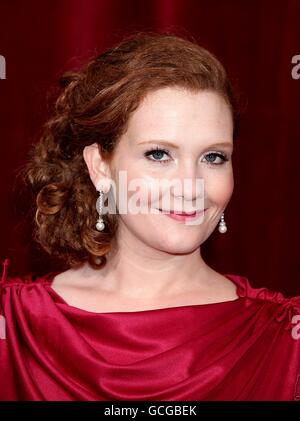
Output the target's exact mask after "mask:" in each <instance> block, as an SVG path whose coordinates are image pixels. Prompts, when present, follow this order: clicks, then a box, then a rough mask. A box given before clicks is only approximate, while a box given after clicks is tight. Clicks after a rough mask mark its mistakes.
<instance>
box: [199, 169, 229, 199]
mask: <svg viewBox="0 0 300 421" xmlns="http://www.w3.org/2000/svg"><path fill="white" fill-rule="evenodd" d="M233 189H234V179H233V173H232V171H229V172H228V173H226V174H224V173H221V172H220V173H219V174H216V175H210V176H209V177H205V179H204V190H205V195H206V197H207V198H208V199H209V200H211V201H213V202H215V203H220V205H221V206H222V204H223V203H224V202H228V201H229V199H230V197H231V195H232V193H233Z"/></svg>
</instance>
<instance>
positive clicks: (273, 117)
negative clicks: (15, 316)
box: [0, 0, 300, 295]
mask: <svg viewBox="0 0 300 421" xmlns="http://www.w3.org/2000/svg"><path fill="white" fill-rule="evenodd" d="M299 22H300V1H299V0H281V1H276V2H275V1H270V0H262V1H261V0H251V1H250V0H245V1H239V0H206V1H204V0H202V1H199V0H151V1H149V0H51V1H50V0H44V1H42V2H41V1H38V0H36V1H35V0H30V1H29V0H26V1H21V0H20V1H16V0H14V1H13V0H1V3H0V54H1V55H3V56H4V57H5V58H6V63H7V67H6V71H7V76H6V79H5V80H0V139H1V166H0V171H1V178H0V180H1V183H0V185H1V216H0V217H1V248H0V258H1V261H3V260H4V259H5V258H6V257H9V259H10V261H11V263H10V267H9V273H10V274H23V273H27V272H29V271H37V272H40V273H44V272H46V271H48V270H54V269H56V267H57V265H56V264H55V262H53V261H51V260H48V259H47V255H46V254H45V253H42V252H41V251H40V250H39V248H38V246H37V245H36V244H35V243H34V242H33V240H31V228H30V225H29V224H28V223H27V224H26V223H25V224H24V223H22V222H21V215H22V206H24V203H22V200H24V198H23V199H22V200H20V198H19V197H18V196H19V192H18V188H16V187H15V182H14V180H15V175H16V171H17V170H18V168H19V166H20V165H21V164H22V163H23V162H24V159H25V156H26V152H27V150H28V147H29V145H30V143H32V142H34V141H36V140H37V132H38V130H39V129H40V127H41V124H42V123H43V122H44V120H45V119H46V118H47V115H48V111H47V110H48V108H47V106H48V105H47V104H48V93H49V92H50V90H51V89H52V88H53V86H55V83H56V80H57V78H58V76H59V75H60V74H61V73H62V72H63V71H64V70H65V69H68V68H70V67H72V66H76V65H78V63H83V62H84V61H86V60H87V59H88V58H89V57H90V56H92V55H93V54H94V53H95V52H96V51H99V52H102V51H103V50H104V49H106V48H108V47H110V46H112V44H114V43H116V42H118V41H120V40H121V39H122V37H123V35H127V34H129V33H131V32H132V31H138V30H142V31H145V30H157V31H164V30H169V31H173V32H176V33H177V34H179V35H180V34H190V35H192V36H193V37H194V38H195V39H196V40H197V41H198V42H199V44H200V45H202V46H204V47H206V48H208V49H209V50H210V51H212V52H213V53H215V54H216V55H217V57H218V58H219V59H220V60H221V61H222V63H223V64H224V65H225V67H226V69H227V71H228V73H229V75H230V77H231V79H232V81H233V83H234V85H235V86H236V87H237V88H238V90H239V91H240V92H241V94H242V98H243V99H244V103H245V105H246V106H245V111H244V113H243V116H242V123H241V132H240V136H239V139H238V142H237V143H236V146H235V152H234V155H233V156H234V158H233V164H234V175H235V191H234V194H233V197H232V200H231V202H230V204H229V205H228V207H227V209H226V211H225V221H226V223H227V226H228V232H227V233H226V234H225V235H222V234H220V233H219V232H218V230H217V229H216V230H215V232H214V233H213V234H212V235H211V237H210V238H209V239H208V240H207V241H206V242H205V244H204V245H203V246H202V247H201V249H202V254H203V256H204V258H205V259H206V261H207V262H208V263H209V264H210V265H211V266H212V267H214V268H215V269H216V270H218V271H219V272H223V273H236V274H240V275H244V276H247V277H248V278H249V280H250V282H251V283H252V285H253V286H267V287H269V288H272V289H276V290H281V291H282V292H284V293H286V294H291V295H296V294H300V274H299V257H300V250H299V246H298V244H299V239H300V235H299V234H300V230H299V225H300V223H299V214H300V212H299V211H300V200H299V190H300V189H299V182H300V154H299V152H300V147H299V145H300V143H299V133H300V130H299V123H300V119H299V99H300V79H299V80H295V79H293V78H292V76H291V70H292V67H293V65H292V64H291V59H292V57H293V56H294V55H297V54H300V29H299Z"/></svg>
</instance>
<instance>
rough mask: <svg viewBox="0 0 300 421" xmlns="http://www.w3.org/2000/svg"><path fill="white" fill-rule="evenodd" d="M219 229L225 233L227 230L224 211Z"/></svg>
mask: <svg viewBox="0 0 300 421" xmlns="http://www.w3.org/2000/svg"><path fill="white" fill-rule="evenodd" d="M218 230H219V232H220V233H221V234H225V232H226V231H227V225H226V222H225V220H224V213H222V216H221V221H220V222H219V227H218Z"/></svg>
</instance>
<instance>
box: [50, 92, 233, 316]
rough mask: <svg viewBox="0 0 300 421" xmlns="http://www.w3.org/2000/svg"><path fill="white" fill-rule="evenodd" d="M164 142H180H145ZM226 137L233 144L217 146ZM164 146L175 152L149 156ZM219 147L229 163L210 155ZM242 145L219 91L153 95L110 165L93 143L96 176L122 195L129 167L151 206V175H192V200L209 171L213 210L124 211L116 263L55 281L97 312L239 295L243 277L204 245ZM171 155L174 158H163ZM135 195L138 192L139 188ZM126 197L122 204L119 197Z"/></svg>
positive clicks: (91, 165)
mask: <svg viewBox="0 0 300 421" xmlns="http://www.w3.org/2000/svg"><path fill="white" fill-rule="evenodd" d="M157 139H163V140H166V141H169V142H172V143H173V144H175V145H176V146H177V148H174V147H170V146H169V145H168V146H166V145H164V144H162V143H161V142H152V143H151V144H150V143H148V144H145V143H144V144H143V145H142V144H141V143H143V142H146V141H149V140H157ZM220 142H227V143H228V145H227V146H222V147H216V146H214V147H211V145H214V144H216V143H220ZM156 147H159V149H161V148H166V149H168V150H169V154H164V153H159V154H156V153H154V154H152V155H150V156H148V158H147V157H145V156H144V153H145V152H147V151H149V150H150V149H152V148H156ZM212 152H222V153H223V154H224V155H225V156H226V158H227V159H228V160H227V161H224V162H223V161H222V159H221V158H219V157H218V156H216V155H214V158H213V159H212V162H213V163H215V165H213V164H212V163H211V161H209V160H208V158H207V156H208V154H209V153H212ZM232 152H233V122H232V115H231V111H230V108H229V106H228V104H227V103H226V102H225V100H224V99H223V98H222V97H221V96H220V95H219V94H217V93H215V92H212V91H198V92H192V91H189V90H186V89H183V88H179V87H167V88H162V89H159V90H157V91H154V92H151V93H149V94H148V95H147V96H146V97H145V99H144V100H143V101H142V102H141V104H140V105H139V107H138V108H137V109H136V110H135V111H134V113H133V114H132V115H131V117H130V119H129V124H128V128H127V131H126V132H125V133H124V134H123V135H122V136H121V138H120V141H119V143H118V146H117V148H116V150H115V153H114V158H113V160H112V162H111V164H110V165H108V164H107V163H105V162H104V161H103V160H102V158H101V156H100V153H99V150H98V148H97V145H96V144H92V145H89V146H87V147H85V148H84V151H83V157H84V160H85V162H86V165H87V167H88V170H89V173H90V178H91V181H92V182H93V184H94V185H95V187H96V188H97V187H98V188H99V187H101V188H102V190H104V191H105V192H107V191H108V189H109V186H110V184H109V180H110V179H112V180H114V182H115V183H116V189H117V192H118V191H119V184H118V174H119V171H121V170H122V171H126V174H127V180H128V182H129V181H130V180H133V179H136V178H141V179H142V180H143V186H144V187H145V195H144V197H143V200H144V201H145V202H144V203H143V205H145V206H149V202H147V200H148V199H149V191H150V187H151V182H152V181H151V180H159V179H161V178H166V179H168V180H173V179H174V178H179V179H180V180H184V179H186V178H188V179H191V180H193V181H194V182H193V185H192V187H191V188H190V189H187V190H186V191H184V203H185V205H187V206H191V205H192V204H194V203H195V201H196V199H197V194H198V195H199V192H197V191H196V188H195V180H196V178H201V179H203V180H204V208H207V211H206V212H205V215H204V220H203V222H202V223H201V224H197V225H186V224H184V223H182V222H178V221H175V220H173V219H171V218H169V217H167V216H166V215H163V214H151V213H147V214H135V215H133V214H130V213H128V214H120V215H119V216H118V217H119V218H120V221H119V229H118V233H117V238H116V242H115V244H114V249H113V251H112V252H111V253H110V254H108V255H107V258H108V261H107V265H106V266H105V267H104V268H103V269H101V270H98V271H97V270H95V269H93V268H91V267H90V266H89V265H88V264H87V263H86V264H84V265H83V266H82V267H80V268H77V269H74V268H73V269H69V270H67V271H65V272H63V273H61V274H58V275H57V276H56V277H55V279H54V280H53V283H52V288H53V289H54V290H55V291H56V292H57V293H58V294H59V295H60V296H61V297H62V298H63V299H64V300H65V301H66V302H68V303H69V304H70V305H73V306H75V307H78V308H81V309H84V310H88V311H93V312H114V311H141V310H148V309H157V308H165V307H174V306H182V305H193V304H208V303H214V302H222V301H231V300H234V299H237V298H238V296H237V293H236V286H235V284H233V283H232V282H231V281H230V280H229V279H227V278H226V277H224V276H223V275H222V274H220V273H218V272H216V271H215V270H214V269H212V268H211V267H209V266H208V265H207V264H206V262H205V261H204V260H203V258H202V256H201V247H200V246H201V244H202V243H204V241H205V240H206V239H207V238H208V237H209V236H210V235H211V233H212V232H213V231H214V230H215V228H216V226H217V225H218V223H219V221H220V217H221V215H222V212H223V211H224V210H225V208H226V206H227V204H228V202H229V200H230V198H231V195H232V193H233V188H234V179H233V169H232ZM155 160H156V161H155ZM163 160H167V163H160V162H158V161H163ZM217 164H220V165H217ZM169 192H170V194H171V202H170V207H169V208H168V210H169V209H175V208H176V206H177V205H178V203H179V202H178V198H175V197H174V194H173V193H174V192H172V190H171V191H170V190H169ZM126 194H127V197H128V198H130V197H131V196H132V194H133V192H129V191H126ZM163 194H164V192H163V190H162V189H161V190H160V192H159V201H158V202H157V203H156V204H160V205H161V203H162V202H161V199H162V196H163ZM116 201H117V205H118V207H119V204H120V203H119V201H118V195H117V199H116ZM157 207H160V208H162V206H156V208H157ZM148 209H150V208H149V207H148ZM220 235H221V234H220Z"/></svg>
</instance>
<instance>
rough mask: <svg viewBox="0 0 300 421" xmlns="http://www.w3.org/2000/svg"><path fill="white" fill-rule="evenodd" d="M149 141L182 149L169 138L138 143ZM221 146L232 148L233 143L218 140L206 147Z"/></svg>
mask: <svg viewBox="0 0 300 421" xmlns="http://www.w3.org/2000/svg"><path fill="white" fill-rule="evenodd" d="M147 143H159V144H160V145H166V146H170V147H172V148H174V149H180V146H178V145H176V144H175V143H172V142H169V141H168V140H164V139H153V140H147V141H145V142H139V143H138V145H146V144H147ZM220 147H229V148H232V147H233V143H231V142H217V143H213V144H211V145H208V146H207V147H206V148H205V149H211V148H220Z"/></svg>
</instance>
